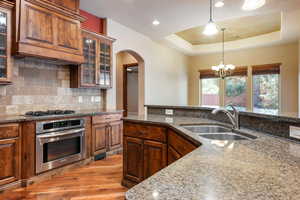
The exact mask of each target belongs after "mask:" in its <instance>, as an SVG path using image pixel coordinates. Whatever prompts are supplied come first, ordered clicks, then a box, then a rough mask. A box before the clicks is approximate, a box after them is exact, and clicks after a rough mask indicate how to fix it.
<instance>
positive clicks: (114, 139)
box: [109, 121, 123, 150]
mask: <svg viewBox="0 0 300 200" xmlns="http://www.w3.org/2000/svg"><path fill="white" fill-rule="evenodd" d="M109 128H110V132H109V150H114V149H119V148H120V147H122V133H123V122H122V121H117V122H111V123H110V124H109Z"/></svg>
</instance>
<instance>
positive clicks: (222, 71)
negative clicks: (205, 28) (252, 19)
mask: <svg viewBox="0 0 300 200" xmlns="http://www.w3.org/2000/svg"><path fill="white" fill-rule="evenodd" d="M225 30H226V29H225V28H222V37H223V38H222V61H221V63H220V64H219V65H218V66H212V67H211V68H212V70H213V71H215V73H216V75H217V76H219V77H220V78H222V79H224V78H225V77H226V76H229V75H230V74H231V73H232V71H233V70H234V69H235V66H234V65H232V64H225Z"/></svg>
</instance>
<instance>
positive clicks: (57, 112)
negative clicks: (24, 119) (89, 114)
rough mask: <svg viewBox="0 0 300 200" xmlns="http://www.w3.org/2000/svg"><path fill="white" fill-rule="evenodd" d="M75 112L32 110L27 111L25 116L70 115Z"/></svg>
mask: <svg viewBox="0 0 300 200" xmlns="http://www.w3.org/2000/svg"><path fill="white" fill-rule="evenodd" d="M73 113H75V111H74V110H48V111H30V112H27V113H25V116H34V117H40V116H49V115H68V114H73Z"/></svg>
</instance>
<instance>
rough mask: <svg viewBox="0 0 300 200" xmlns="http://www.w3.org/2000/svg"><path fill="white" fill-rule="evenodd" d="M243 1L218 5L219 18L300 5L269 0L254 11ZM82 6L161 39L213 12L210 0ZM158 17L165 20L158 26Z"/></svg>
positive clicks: (109, 0)
mask: <svg viewBox="0 0 300 200" xmlns="http://www.w3.org/2000/svg"><path fill="white" fill-rule="evenodd" d="M242 4H243V0H225V6H224V7H223V8H218V9H215V20H216V21H222V20H226V19H232V18H236V17H242V16H251V15H260V14H266V13H272V12H279V11H283V12H286V11H291V10H296V9H300V0H267V4H266V5H265V6H264V7H263V8H260V9H258V10H256V11H253V12H245V11H242V10H241V6H242ZM81 8H82V9H83V10H86V11H88V12H91V13H93V14H95V15H97V16H99V17H108V18H111V19H113V20H115V21H117V22H119V23H121V24H123V25H126V26H128V27H130V28H132V29H134V30H136V31H138V32H140V33H143V34H145V35H147V36H149V37H150V38H152V39H158V40H159V39H163V38H164V37H166V36H168V35H171V34H173V33H176V32H179V31H182V30H186V29H189V28H192V27H195V26H200V25H203V24H206V23H207V21H208V16H209V0H81ZM154 19H158V20H159V21H160V22H161V24H160V25H159V26H157V27H154V26H153V25H152V21H153V20H154ZM297 26H299V24H297Z"/></svg>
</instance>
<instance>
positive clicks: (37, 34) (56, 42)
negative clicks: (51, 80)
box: [12, 0, 85, 64]
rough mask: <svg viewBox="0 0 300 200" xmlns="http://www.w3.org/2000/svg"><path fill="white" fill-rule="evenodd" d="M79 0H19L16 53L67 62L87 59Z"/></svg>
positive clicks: (14, 40)
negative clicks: (85, 57)
mask: <svg viewBox="0 0 300 200" xmlns="http://www.w3.org/2000/svg"><path fill="white" fill-rule="evenodd" d="M84 20H85V18H84V17H82V16H80V13H79V0H15V9H14V13H13V21H12V24H13V41H12V53H13V55H15V56H17V57H24V56H25V57H26V56H29V57H37V58H42V59H46V60H53V61H57V62H59V63H64V64H81V63H83V61H84V57H83V49H82V48H83V44H82V35H81V22H83V21H84Z"/></svg>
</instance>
